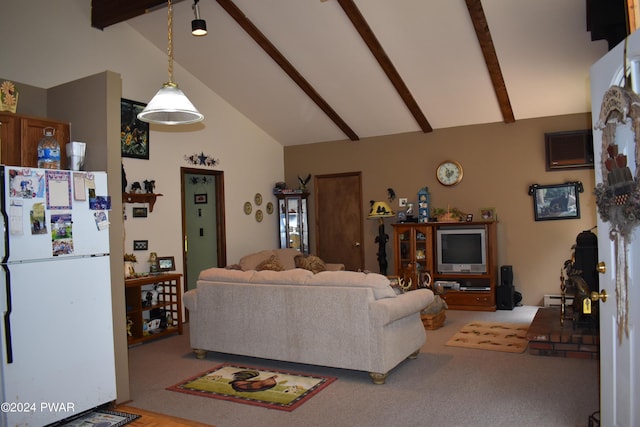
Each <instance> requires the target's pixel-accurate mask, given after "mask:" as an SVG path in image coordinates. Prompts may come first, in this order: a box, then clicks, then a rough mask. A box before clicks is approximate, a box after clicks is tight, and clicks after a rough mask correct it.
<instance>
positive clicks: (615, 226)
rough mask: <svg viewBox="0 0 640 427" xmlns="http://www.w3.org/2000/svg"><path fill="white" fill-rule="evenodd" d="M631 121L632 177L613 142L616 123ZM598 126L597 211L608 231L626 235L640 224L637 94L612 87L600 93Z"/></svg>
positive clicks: (638, 101) (638, 102) (638, 109)
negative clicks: (609, 228)
mask: <svg viewBox="0 0 640 427" xmlns="http://www.w3.org/2000/svg"><path fill="white" fill-rule="evenodd" d="M628 121H631V127H632V130H633V134H634V139H635V141H634V142H635V153H634V155H635V164H636V176H635V177H634V176H633V174H632V173H631V170H630V169H629V167H628V166H627V156H626V155H624V154H620V153H618V146H617V145H616V144H615V139H616V129H617V127H618V125H621V124H623V123H625V122H628ZM597 128H599V129H602V159H601V160H602V161H601V169H602V183H600V184H598V185H597V186H596V189H595V196H596V204H597V206H598V213H599V214H600V218H601V219H602V221H604V222H609V223H611V231H612V232H616V233H620V235H622V236H623V237H630V236H631V234H632V232H633V230H634V229H635V228H636V227H637V226H638V225H640V179H639V178H638V167H637V165H639V164H640V97H638V95H636V94H635V93H634V92H633V91H631V90H629V89H626V88H623V87H619V86H612V87H611V88H609V90H608V91H607V93H606V94H605V96H604V99H603V102H602V110H601V111H600V117H599V121H598V124H597Z"/></svg>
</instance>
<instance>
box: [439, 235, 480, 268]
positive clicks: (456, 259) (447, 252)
mask: <svg viewBox="0 0 640 427" xmlns="http://www.w3.org/2000/svg"><path fill="white" fill-rule="evenodd" d="M440 244H441V245H442V262H443V263H447V264H482V236H480V234H477V233H474V234H445V235H443V236H442V240H441V242H440Z"/></svg>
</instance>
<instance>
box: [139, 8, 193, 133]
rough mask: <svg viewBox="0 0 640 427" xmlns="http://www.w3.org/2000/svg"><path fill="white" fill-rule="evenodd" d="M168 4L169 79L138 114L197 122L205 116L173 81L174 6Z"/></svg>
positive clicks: (143, 117) (176, 122)
mask: <svg viewBox="0 0 640 427" xmlns="http://www.w3.org/2000/svg"><path fill="white" fill-rule="evenodd" d="M168 4H169V8H168V16H169V17H168V31H167V35H168V39H169V46H168V48H167V52H168V56H169V81H168V82H167V83H165V84H163V85H162V87H161V88H160V90H159V91H158V92H157V93H156V95H155V96H154V97H153V98H152V99H151V101H149V103H148V104H147V106H146V107H145V109H144V110H142V111H141V112H140V113H139V114H138V119H139V120H142V121H143V122H147V123H156V124H161V125H183V124H189V123H196V122H199V121H202V120H203V119H204V116H203V115H202V114H201V113H200V112H199V111H198V110H197V109H196V107H194V106H193V104H192V103H191V101H189V98H187V96H186V95H185V94H184V93H183V92H182V91H181V90H180V88H178V85H177V84H176V83H174V81H173V6H172V5H171V0H168Z"/></svg>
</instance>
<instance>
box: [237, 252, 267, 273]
mask: <svg viewBox="0 0 640 427" xmlns="http://www.w3.org/2000/svg"><path fill="white" fill-rule="evenodd" d="M274 254H275V253H274V252H273V249H267V250H264V251H260V252H255V253H252V254H249V255H245V256H243V257H242V258H240V261H238V264H240V267H242V270H244V271H247V270H255V269H256V267H257V266H258V264H260V263H261V262H263V261H266V260H268V259H269V258H270V257H271V256H272V255H274Z"/></svg>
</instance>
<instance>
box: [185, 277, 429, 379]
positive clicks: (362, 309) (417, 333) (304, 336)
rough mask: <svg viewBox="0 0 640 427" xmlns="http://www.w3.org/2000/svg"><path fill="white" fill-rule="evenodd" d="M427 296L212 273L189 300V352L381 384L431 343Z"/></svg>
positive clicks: (359, 282) (326, 281) (366, 281)
mask: <svg viewBox="0 0 640 427" xmlns="http://www.w3.org/2000/svg"><path fill="white" fill-rule="evenodd" d="M433 299H434V296H433V293H432V292H431V291H430V290H427V289H420V290H416V291H411V292H408V293H404V294H397V293H396V292H395V291H394V289H393V288H392V287H391V286H390V285H389V280H388V279H387V278H386V277H385V276H382V275H380V274H374V273H370V274H366V273H358V272H353V271H322V272H319V273H317V274H314V273H312V272H311V271H309V270H305V269H301V268H294V269H289V270H285V271H271V270H263V271H256V270H246V271H243V270H233V269H226V268H211V269H208V270H204V271H202V272H201V273H200V277H199V279H198V282H197V288H196V289H193V290H190V291H188V292H186V293H185V294H184V305H185V307H186V308H187V309H188V310H189V316H190V317H189V319H190V327H189V328H190V339H191V346H192V348H193V349H194V351H195V352H196V355H197V356H198V357H199V358H204V357H205V354H206V351H216V352H222V353H231V354H239V355H245V356H252V357H260V358H266V359H274V360H283V361H289V362H297V363H307V364H312V365H321V366H329V367H335V368H344V369H353V370H359V371H365V372H368V373H369V375H370V376H371V378H372V380H373V382H374V383H376V384H383V383H384V382H385V379H386V377H387V375H388V373H389V371H390V370H391V369H393V368H394V367H395V366H397V365H398V364H399V363H400V362H402V361H403V360H404V359H405V358H407V357H410V356H417V353H418V351H419V349H420V347H422V345H423V344H424V343H425V341H426V334H425V330H424V327H423V324H422V321H421V320H420V310H421V309H423V308H425V307H426V306H428V305H429V304H431V302H432V301H433Z"/></svg>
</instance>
